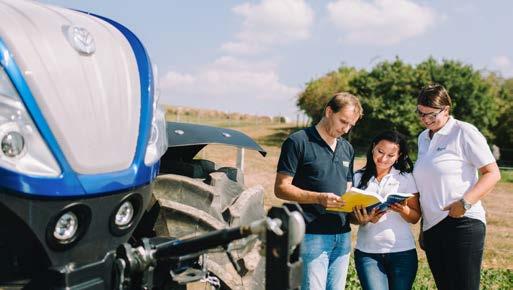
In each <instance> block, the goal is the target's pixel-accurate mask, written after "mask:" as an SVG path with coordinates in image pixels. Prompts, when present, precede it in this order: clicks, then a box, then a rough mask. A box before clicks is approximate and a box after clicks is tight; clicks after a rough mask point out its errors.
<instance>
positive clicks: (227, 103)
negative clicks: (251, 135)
mask: <svg viewBox="0 0 513 290" xmlns="http://www.w3.org/2000/svg"><path fill="white" fill-rule="evenodd" d="M177 76H179V77H177ZM183 76H187V77H183ZM176 79H179V80H184V79H185V80H187V81H175V80H176ZM188 80H193V81H188ZM160 86H161V91H162V93H161V95H162V98H161V100H162V102H163V103H167V104H170V105H173V104H175V105H183V106H191V107H200V108H209V109H218V110H223V111H231V112H240V113H250V114H262V115H278V114H284V113H285V112H287V113H290V112H294V111H295V110H296V108H295V96H296V95H297V93H298V92H299V91H300V88H296V87H290V86H287V85H285V84H283V83H282V82H281V81H280V79H279V76H278V74H277V72H276V65H275V64H273V63H271V62H249V61H243V60H240V59H237V58H234V57H228V56H225V57H221V58H219V59H217V60H215V61H214V62H213V63H210V64H208V65H206V66H204V67H201V68H199V70H198V71H197V72H196V73H194V74H193V75H190V74H183V73H179V72H168V73H167V74H166V75H165V76H164V77H163V78H162V79H161V81H160Z"/></svg>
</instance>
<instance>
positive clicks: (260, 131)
mask: <svg viewBox="0 0 513 290" xmlns="http://www.w3.org/2000/svg"><path fill="white" fill-rule="evenodd" d="M215 125H217V124H215ZM230 127H231V128H233V129H236V130H239V131H242V132H244V133H246V134H248V135H249V136H251V137H252V138H253V139H255V140H256V141H257V142H258V143H259V144H261V145H262V146H263V147H264V149H265V150H266V151H267V153H268V154H267V156H266V157H265V158H263V157H262V156H261V155H260V154H258V153H257V152H253V151H246V155H245V168H244V174H245V182H246V186H248V187H252V186H256V185H262V186H263V187H264V193H265V196H264V204H265V206H266V207H267V208H269V207H271V206H279V205H281V204H282V203H283V200H280V199H278V198H276V197H275V196H274V194H273V192H274V190H273V187H274V178H275V172H276V164H277V162H278V158H279V154H280V145H281V143H282V142H283V140H284V139H285V138H286V137H287V136H288V135H289V134H290V133H292V132H294V131H296V130H298V129H297V128H295V127H294V126H291V125H287V124H259V125H251V124H247V123H244V124H239V125H238V126H230ZM200 158H204V159H210V160H212V161H214V162H216V163H218V164H221V165H224V166H234V165H235V158H236V149H235V148H229V147H228V148H227V147H226V146H220V145H210V146H207V147H206V148H205V149H204V150H203V151H202V152H200ZM364 162H365V159H364V158H358V159H357V160H356V162H355V169H357V168H360V167H362V166H363V165H364ZM511 192H513V170H510V171H506V170H503V171H502V180H501V183H499V184H498V185H497V186H496V188H495V189H494V190H493V192H491V193H490V194H488V195H487V196H486V197H485V198H484V200H483V204H484V206H485V208H486V210H487V236H486V242H485V243H486V244H485V251H484V259H483V270H482V273H481V287H482V289H513V226H512V223H511V221H512V220H513V211H512V210H511V209H510V208H511V205H512V204H513V195H512V194H511ZM412 230H413V232H414V234H415V235H418V231H419V226H418V225H414V226H413V227H412ZM355 233H356V228H354V230H353V235H355ZM354 240H355V238H354V236H353V241H354ZM418 254H419V270H418V273H417V277H416V280H415V284H414V289H435V288H436V287H435V285H434V280H433V278H432V276H431V272H430V271H429V267H428V265H427V261H426V258H425V254H424V252H423V251H422V250H420V248H418ZM346 289H361V287H360V286H359V282H358V278H357V276H356V272H355V269H354V265H353V263H351V266H350V271H349V274H348V284H347V287H346Z"/></svg>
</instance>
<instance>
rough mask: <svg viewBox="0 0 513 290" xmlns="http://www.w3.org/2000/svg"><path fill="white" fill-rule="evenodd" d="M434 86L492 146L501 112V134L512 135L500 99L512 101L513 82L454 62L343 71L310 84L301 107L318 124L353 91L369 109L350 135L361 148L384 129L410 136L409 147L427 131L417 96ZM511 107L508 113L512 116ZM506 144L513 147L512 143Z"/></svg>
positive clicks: (383, 64) (511, 125)
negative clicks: (338, 98)
mask: <svg viewBox="0 0 513 290" xmlns="http://www.w3.org/2000/svg"><path fill="white" fill-rule="evenodd" d="M430 83H439V84H441V85H443V86H444V87H445V88H446V89H447V90H448V92H449V95H450V96H451V99H452V102H453V106H452V112H451V113H452V114H453V115H454V116H455V117H456V118H457V119H460V120H463V121H467V122H469V123H472V124H473V125H475V126H476V127H477V128H479V130H481V132H483V135H485V137H487V138H488V141H489V142H490V143H493V142H494V141H495V139H494V138H495V134H494V130H496V129H497V119H498V117H499V115H501V113H502V115H501V116H503V117H501V118H505V119H504V122H505V124H509V125H508V126H507V127H500V128H501V130H503V131H504V132H508V136H513V132H512V131H513V129H512V128H513V117H511V116H510V115H511V114H509V115H508V114H507V113H503V111H501V110H504V108H503V109H500V108H499V104H501V102H500V100H501V99H504V98H506V97H508V98H510V99H508V100H511V98H513V97H510V96H513V81H512V82H511V83H508V85H509V87H508V89H507V88H505V87H503V86H501V85H500V84H498V83H497V82H496V81H495V80H494V79H493V78H491V77H490V76H488V77H484V76H483V75H482V74H481V73H480V72H479V71H477V70H474V69H473V68H472V66H470V65H465V64H463V63H461V62H458V61H453V60H443V61H442V62H438V61H436V60H435V59H433V58H429V59H427V60H425V61H424V62H422V63H420V64H418V65H417V66H412V65H409V64H405V63H404V62H403V61H401V60H400V59H399V58H396V59H395V60H394V61H384V62H381V63H379V64H377V65H376V66H375V67H374V68H372V69H371V70H370V71H369V72H367V71H365V70H356V69H355V68H353V67H346V66H341V67H340V68H339V69H338V71H335V72H330V73H328V74H327V75H325V76H323V77H321V78H319V79H317V80H312V81H310V82H309V83H308V84H307V87H306V89H305V90H304V91H303V92H302V93H301V94H300V95H299V98H298V102H297V104H298V106H299V107H300V108H301V109H302V110H303V111H305V112H306V114H308V115H309V116H310V117H311V118H312V119H313V120H314V122H317V121H318V120H320V118H321V117H322V110H323V106H324V104H326V102H327V101H328V99H329V97H331V95H333V94H334V93H335V92H339V91H348V92H351V93H353V94H355V95H357V96H359V97H360V99H361V102H362V106H363V108H364V118H363V119H362V120H361V121H360V122H359V123H358V124H357V127H356V128H355V130H354V132H352V133H351V141H352V143H353V144H354V145H355V146H356V147H360V146H361V147H360V148H362V147H367V146H368V145H369V142H370V139H372V138H373V137H374V136H375V135H376V134H377V133H378V132H380V131H382V130H384V129H395V130H397V131H399V132H401V133H403V134H405V135H406V136H407V137H408V139H409V144H410V145H414V144H415V143H416V136H417V135H418V134H419V133H420V132H421V130H422V129H423V128H422V126H421V124H420V122H419V120H418V118H417V116H416V114H415V109H416V104H417V96H418V93H419V91H420V89H421V88H422V87H424V86H425V85H427V84H430ZM508 104H511V101H509V103H508ZM509 106H510V107H509V108H510V109H509V111H508V112H511V108H512V107H511V105H509ZM508 118H509V119H508ZM501 138H502V137H501ZM508 138H509V137H508ZM512 138H513V137H512ZM498 140H499V139H498ZM500 140H502V139H500ZM501 142H503V143H504V144H513V140H511V138H509V139H508V140H504V141H501Z"/></svg>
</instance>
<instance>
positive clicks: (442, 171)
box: [413, 116, 495, 231]
mask: <svg viewBox="0 0 513 290" xmlns="http://www.w3.org/2000/svg"><path fill="white" fill-rule="evenodd" d="M493 162H495V158H494V157H493V155H492V152H491V150H490V147H489V146H488V144H487V143H486V139H485V137H484V136H483V134H481V132H479V130H478V129H477V128H476V127H474V126H473V125H471V124H469V123H466V122H463V121H459V120H456V119H454V118H453V117H452V116H451V117H450V118H449V120H448V121H447V123H446V124H445V125H444V127H442V128H441V129H440V130H439V131H438V132H436V133H435V134H434V135H433V138H432V139H430V138H429V130H427V129H426V130H424V131H423V132H422V133H421V134H420V135H419V139H418V158H417V162H416V163H415V167H414V170H413V176H414V177H415V183H416V184H417V188H418V189H419V194H420V205H421V208H422V217H423V219H424V224H423V230H424V231H426V230H428V229H430V228H431V227H433V226H434V225H436V224H437V223H439V222H440V221H442V220H443V219H444V218H445V217H447V215H448V214H449V211H444V210H443V209H444V208H445V207H446V206H448V205H449V204H451V203H453V202H454V201H457V200H459V199H461V198H462V197H463V196H464V194H465V193H466V192H467V191H469V190H470V189H471V188H472V187H473V186H474V185H475V184H476V183H477V180H478V172H477V170H478V169H479V168H481V167H483V166H485V165H488V164H490V163H493ZM465 216H467V217H470V218H475V219H479V220H481V221H482V222H483V223H486V219H485V210H484V208H483V206H482V204H481V201H479V202H477V203H476V204H474V205H473V206H472V208H470V209H469V210H468V211H466V212H465Z"/></svg>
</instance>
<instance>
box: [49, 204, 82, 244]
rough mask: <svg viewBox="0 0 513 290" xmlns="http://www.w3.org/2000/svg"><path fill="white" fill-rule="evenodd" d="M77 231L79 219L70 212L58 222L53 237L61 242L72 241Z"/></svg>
mask: <svg viewBox="0 0 513 290" xmlns="http://www.w3.org/2000/svg"><path fill="white" fill-rule="evenodd" d="M77 230H78V218H77V216H76V215H75V214H74V213H73V212H71V211H68V212H66V213H64V214H63V215H61V217H60V218H59V219H58V220H57V223H56V224H55V228H54V230H53V237H54V238H55V239H57V240H58V241H60V242H67V241H71V240H72V239H73V238H74V237H75V235H76V234H77Z"/></svg>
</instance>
